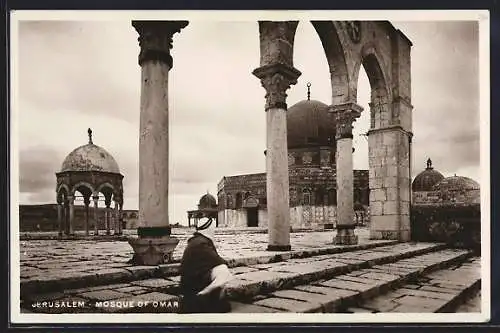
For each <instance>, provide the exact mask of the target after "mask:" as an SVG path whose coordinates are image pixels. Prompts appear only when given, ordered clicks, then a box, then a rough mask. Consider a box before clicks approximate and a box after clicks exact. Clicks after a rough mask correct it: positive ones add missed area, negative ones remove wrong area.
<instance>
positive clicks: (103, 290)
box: [21, 229, 480, 313]
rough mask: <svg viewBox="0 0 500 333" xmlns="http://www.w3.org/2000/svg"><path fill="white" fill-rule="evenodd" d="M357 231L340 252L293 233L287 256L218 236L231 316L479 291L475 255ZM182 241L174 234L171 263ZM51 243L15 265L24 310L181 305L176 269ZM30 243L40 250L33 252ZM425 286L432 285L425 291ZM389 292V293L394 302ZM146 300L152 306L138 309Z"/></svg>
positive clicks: (86, 244) (115, 248) (325, 240)
mask: <svg viewBox="0 0 500 333" xmlns="http://www.w3.org/2000/svg"><path fill="white" fill-rule="evenodd" d="M357 232H358V235H359V236H360V244H359V245H357V246H344V247H342V246H333V245H331V240H332V238H333V234H334V233H333V232H331V231H330V232H308V233H292V234H291V237H292V249H293V250H292V251H290V252H268V251H264V250H263V249H265V246H266V245H267V235H266V234H262V233H257V234H255V233H253V234H245V235H242V234H236V235H231V234H227V233H221V234H220V235H217V236H216V239H217V246H218V248H219V251H220V253H221V254H222V256H223V257H225V258H227V259H228V262H229V264H230V267H232V268H231V271H232V273H233V274H234V279H233V280H232V281H231V282H230V283H229V284H228V286H227V289H226V293H227V295H228V297H230V299H231V300H232V301H233V312H287V311H288V312H289V311H292V312H348V313H349V312H359V311H363V312H377V311H381V312H384V311H392V310H394V309H395V308H393V309H388V308H387V307H382V308H378V309H374V308H373V306H372V307H371V308H370V307H369V306H365V305H366V304H365V303H363V301H364V300H366V299H368V298H372V299H373V300H374V302H375V304H379V303H380V301H379V302H378V303H377V301H376V300H377V298H378V297H389V298H390V297H393V298H394V299H395V298H401V296H408V298H407V299H408V300H409V299H410V298H412V299H413V298H415V297H416V298H417V300H420V301H421V304H424V305H425V306H423V311H421V312H426V311H430V310H435V309H437V307H438V304H437V302H436V301H435V300H433V299H432V297H431V298H429V299H430V301H429V300H428V301H427V302H426V301H425V300H424V298H422V297H421V296H422V295H423V294H418V295H415V294H408V295H407V294H404V295H403V294H401V290H400V291H399V294H398V293H397V290H398V289H397V288H402V290H406V289H409V290H413V291H412V292H413V293H417V292H415V291H414V290H415V289H412V288H411V287H408V286H406V284H408V285H410V284H415V283H416V282H415V281H417V280H418V279H420V280H418V281H419V283H420V287H421V288H424V287H425V288H424V289H422V290H421V291H420V292H421V293H422V292H433V291H432V290H425V289H429V287H434V288H436V287H440V285H437V286H436V285H434V283H435V282H436V281H439V279H441V280H443V281H452V282H453V281H455V283H456V281H462V285H461V286H462V287H461V288H458V289H453V288H451V287H450V290H454V291H456V293H455V294H459V295H458V296H457V295H455V296H456V297H451V296H450V295H451V294H450V295H448V296H450V297H451V298H444V297H443V299H442V301H443V302H444V303H443V304H441V307H439V309H438V310H441V309H445V308H446V307H448V308H450V309H451V306H452V305H453V306H455V305H459V304H454V303H457V302H455V301H454V300H455V299H456V300H461V301H462V303H463V301H466V300H464V299H463V297H462V296H463V295H465V294H467V293H466V292H467V291H468V290H470V291H477V289H478V286H479V284H480V277H479V276H478V275H477V274H478V273H479V269H478V267H477V266H476V265H477V263H478V262H479V261H478V259H477V258H476V259H475V260H473V261H471V262H469V263H464V262H466V260H468V258H470V257H471V256H472V254H471V253H469V252H468V251H464V250H451V249H446V246H445V245H444V244H432V243H397V242H394V241H369V240H368V231H367V230H366V229H358V230H357ZM188 236H189V235H188V234H184V235H179V238H181V242H180V244H179V247H178V249H177V251H176V255H175V258H177V259H178V258H179V256H180V253H181V252H182V250H181V249H182V248H183V246H185V241H186V239H187V237H188ZM50 242H52V241H33V240H32V241H28V242H26V243H25V244H24V245H22V250H24V251H25V252H26V253H25V254H22V265H21V275H22V276H23V279H22V281H21V282H22V283H21V300H22V303H21V304H22V309H23V311H24V312H42V313H47V312H48V313H67V312H78V313H81V312H90V313H95V312H98V313H102V312H104V313H110V312H111V313H113V312H175V306H172V304H175V302H178V301H179V299H180V298H179V295H178V292H179V291H178V282H179V275H178V271H177V269H178V263H173V264H166V265H160V266H158V267H152V266H135V267H133V266H129V265H127V264H126V261H127V260H128V259H129V258H130V256H131V254H132V250H131V249H130V248H129V247H128V244H127V243H124V242H105V241H99V242H96V241H72V242H70V241H66V242H64V241H63V242H56V243H51V246H48V245H47V243H50ZM44 243H45V244H44ZM37 246H38V247H39V248H40V250H41V251H36V248H37ZM77 246H78V247H79V248H78V247H77ZM120 251H123V252H124V253H120ZM462 263H464V264H463V265H461V264H462ZM460 265H461V266H460ZM450 267H451V268H450ZM458 267H461V268H460V269H459V268H458ZM465 270H467V272H468V273H467V274H465V272H466V271H465ZM432 272H435V273H432ZM474 272H475V273H474ZM445 273H446V274H448V275H446V274H445ZM30 274H31V275H30ZM429 274H437V275H435V276H431V275H429ZM443 274H445V275H446V276H445V275H443ZM457 275H458V276H459V277H458V278H456V276H457ZM429 276H431V277H432V279H431V278H430V277H429ZM461 278H462V280H460V279H461ZM429 281H433V282H432V283H431V284H430V285H429V286H425V283H428V282H429ZM441 282H442V281H441ZM443 283H444V282H443ZM447 286H448V287H449V286H454V284H453V283H448V284H446V283H444V287H445V288H443V293H444V294H446V290H448V289H446V287H447ZM393 289H394V290H396V291H395V292H396V293H395V294H394V295H392V296H391V290H393ZM431 289H432V288H431ZM41 290H43V292H41ZM387 292H389V293H387ZM434 292H437V291H436V290H434ZM386 293H387V294H386ZM462 294H463V295H462ZM426 295H427V294H426ZM396 296H397V297H396ZM459 296H460V297H459ZM419 297H420V298H419ZM401 299H403V300H404V298H401ZM146 301H148V302H150V304H149V306H141V305H140V304H141V302H142V305H144V304H145V303H144V302H146ZM44 302H45V303H44ZM422 302H423V303H422ZM382 303H383V302H382ZM117 304H119V306H118V305H117ZM152 304H156V307H154V305H153V307H151V305H152ZM159 304H163V305H164V306H163V307H162V306H158V305H159ZM165 304H167V305H168V306H166V305H165ZM367 304H369V303H367ZM398 304H399V303H398ZM50 305H52V307H49V306H50ZM132 305H135V306H132ZM399 305H401V304H399ZM34 306H35V307H34ZM56 306H57V307H56ZM433 307H434V308H433ZM469 308H470V307H469ZM399 309H400V310H405V309H407V308H405V307H403V306H401V307H400V308H399ZM471 311H472V310H471Z"/></svg>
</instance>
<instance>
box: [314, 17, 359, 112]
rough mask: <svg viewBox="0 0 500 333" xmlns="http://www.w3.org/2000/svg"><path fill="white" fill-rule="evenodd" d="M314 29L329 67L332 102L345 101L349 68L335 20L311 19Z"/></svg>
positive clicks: (347, 96)
mask: <svg viewBox="0 0 500 333" xmlns="http://www.w3.org/2000/svg"><path fill="white" fill-rule="evenodd" d="M311 24H312V25H313V27H314V29H315V30H316V32H317V34H318V36H319V39H320V40H321V44H322V45H323V50H324V51H325V56H326V59H327V61H328V67H329V69H330V79H331V87H332V104H341V103H346V102H348V101H349V100H350V93H349V86H350V84H349V70H348V67H347V62H346V54H345V48H344V47H343V43H342V41H341V37H340V35H339V34H338V32H337V26H336V24H337V22H333V21H311Z"/></svg>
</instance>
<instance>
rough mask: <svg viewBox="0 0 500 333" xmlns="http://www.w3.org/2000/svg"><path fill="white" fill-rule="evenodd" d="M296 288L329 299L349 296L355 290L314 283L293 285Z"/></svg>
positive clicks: (353, 293)
mask: <svg viewBox="0 0 500 333" xmlns="http://www.w3.org/2000/svg"><path fill="white" fill-rule="evenodd" d="M294 289H296V290H302V291H307V292H309V293H317V294H323V295H326V296H328V297H329V298H330V299H331V300H334V299H339V300H342V299H344V298H347V297H351V296H353V295H355V294H356V292H355V291H352V290H347V289H337V288H332V287H326V286H315V285H302V286H296V287H294Z"/></svg>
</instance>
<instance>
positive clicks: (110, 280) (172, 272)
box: [20, 240, 444, 299]
mask: <svg viewBox="0 0 500 333" xmlns="http://www.w3.org/2000/svg"><path fill="white" fill-rule="evenodd" d="M394 244H397V241H392V240H382V241H371V242H369V243H363V244H357V245H351V246H336V245H329V246H328V245H327V246H318V247H317V248H312V249H303V250H292V251H287V252H271V251H269V252H266V251H263V253H262V254H261V255H251V256H246V257H239V258H232V259H228V260H227V263H228V266H229V267H240V266H250V265H257V264H269V263H277V262H282V261H286V260H289V259H303V258H309V257H314V256H319V255H329V254H337V253H344V252H352V251H358V250H369V249H373V248H377V247H383V246H389V245H394ZM441 246H444V245H441ZM179 266H180V264H179V263H170V264H163V265H158V266H125V267H116V268H102V269H98V270H93V271H91V272H81V271H71V269H68V270H67V271H66V272H64V273H60V272H59V273H58V274H55V273H54V274H50V273H51V272H50V271H49V272H47V274H44V275H41V276H40V277H37V278H35V279H21V285H20V292H21V299H24V298H26V296H27V295H33V294H36V293H38V292H39V291H40V290H43V291H44V293H50V292H62V291H64V290H67V289H78V288H88V287H100V286H106V285H111V284H122V283H127V282H132V281H137V280H143V279H151V278H164V277H170V276H176V275H178V274H179ZM57 267H58V266H57V265H54V268H53V270H56V268H57Z"/></svg>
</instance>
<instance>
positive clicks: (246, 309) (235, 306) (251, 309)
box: [231, 302, 283, 313]
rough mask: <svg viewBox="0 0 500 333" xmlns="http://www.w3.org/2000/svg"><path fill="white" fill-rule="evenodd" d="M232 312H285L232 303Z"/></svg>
mask: <svg viewBox="0 0 500 333" xmlns="http://www.w3.org/2000/svg"><path fill="white" fill-rule="evenodd" d="M231 312H232V313H277V312H283V311H282V310H278V309H273V308H268V307H265V306H258V305H255V304H246V303H240V302H231Z"/></svg>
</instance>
